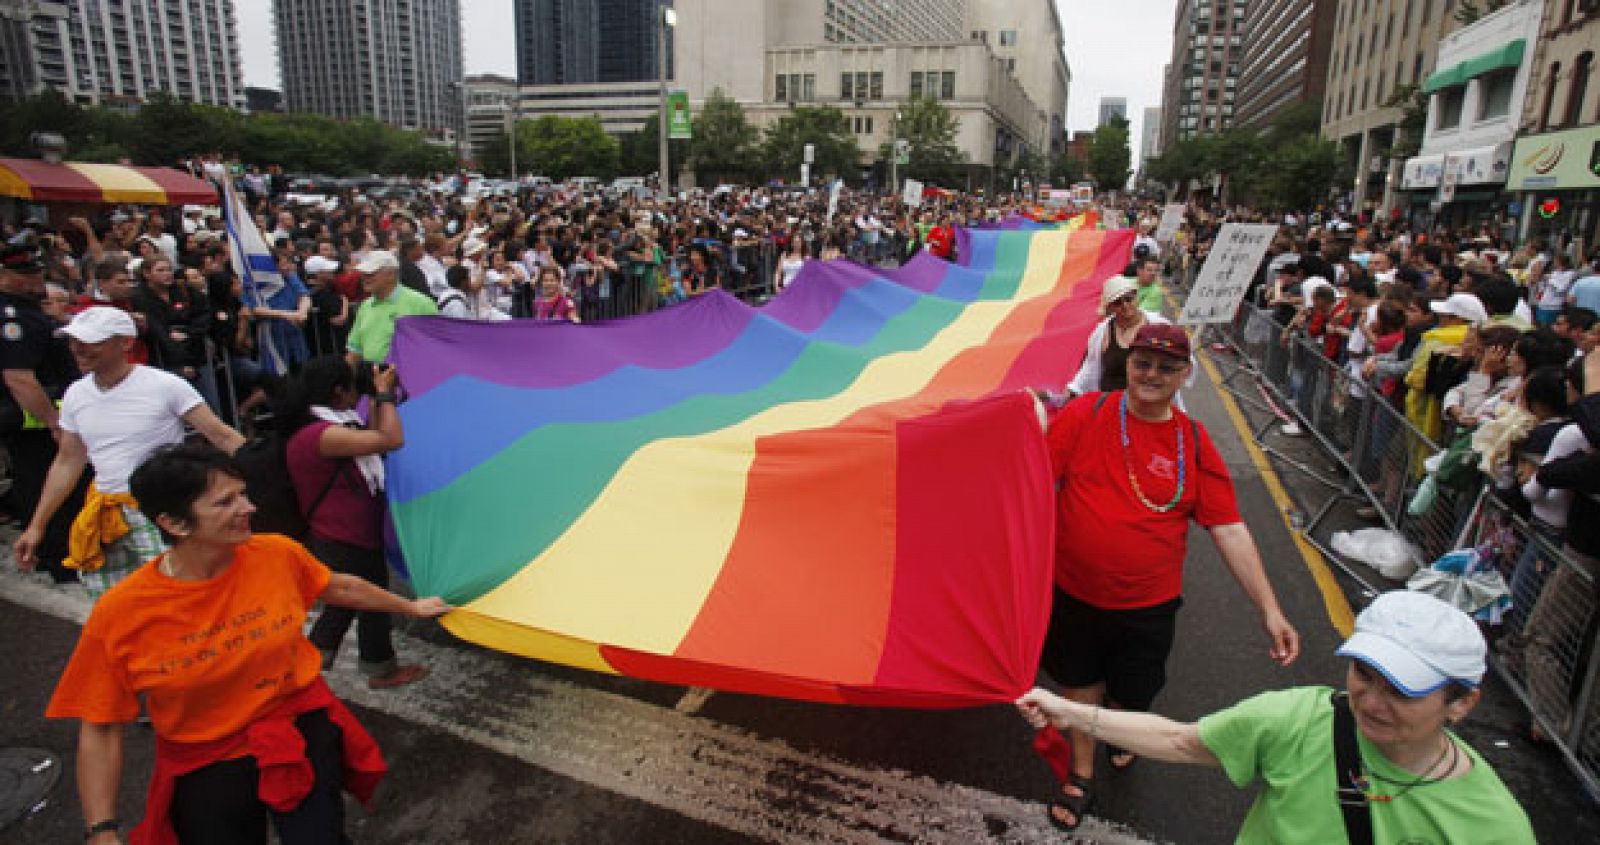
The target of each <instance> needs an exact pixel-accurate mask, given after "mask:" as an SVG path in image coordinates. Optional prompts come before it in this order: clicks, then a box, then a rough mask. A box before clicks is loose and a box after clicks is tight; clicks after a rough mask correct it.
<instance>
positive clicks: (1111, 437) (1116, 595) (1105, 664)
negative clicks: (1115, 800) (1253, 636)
mask: <svg viewBox="0 0 1600 845" xmlns="http://www.w3.org/2000/svg"><path fill="white" fill-rule="evenodd" d="M1189 368H1190V363H1189V337H1188V335H1187V334H1185V333H1184V331H1183V329H1181V328H1179V327H1177V326H1174V325H1170V324H1155V323H1151V324H1147V325H1145V326H1144V327H1143V328H1141V329H1140V330H1139V332H1138V333H1137V334H1136V335H1134V339H1133V342H1132V343H1131V344H1129V355H1128V387H1127V390H1125V391H1117V392H1113V393H1090V394H1085V395H1084V396H1080V397H1078V398H1077V399H1075V400H1073V401H1072V402H1071V403H1070V404H1068V405H1067V406H1066V407H1065V408H1064V409H1062V411H1061V412H1060V413H1059V414H1058V415H1057V416H1056V418H1055V419H1054V420H1053V421H1052V422H1051V425H1050V431H1049V435H1048V437H1049V443H1050V454H1051V460H1052V463H1053V467H1054V470H1055V474H1056V480H1057V481H1058V482H1059V483H1060V491H1061V492H1060V493H1059V494H1058V496H1057V501H1058V503H1059V506H1058V507H1057V510H1056V566H1055V583H1056V589H1055V603H1054V607H1053V609H1052V612H1051V616H1050V632H1049V634H1048V636H1047V637H1046V640H1045V648H1044V656H1043V660H1042V663H1043V668H1044V669H1045V671H1046V672H1048V673H1050V676H1051V677H1052V678H1054V679H1055V681H1056V682H1057V683H1059V684H1061V685H1062V687H1063V688H1064V690H1063V693H1064V694H1065V695H1066V696H1067V697H1068V698H1070V699H1072V700H1074V701H1081V702H1085V703H1088V704H1093V705H1097V706H1098V705H1101V704H1105V705H1106V706H1111V707H1120V708H1123V709H1127V710H1148V709H1150V705H1151V703H1152V702H1153V701H1154V700H1155V697H1156V694H1157V693H1158V692H1160V691H1161V688H1162V686H1164V685H1165V683H1166V662H1167V655H1168V653H1169V652H1170V651H1171V648H1172V636H1173V629H1174V625H1175V623H1176V620H1177V613H1178V607H1179V606H1180V605H1181V604H1182V602H1183V599H1182V592H1183V559H1184V556H1185V554H1186V553H1187V551H1188V549H1187V538H1188V532H1189V522H1190V521H1191V520H1193V521H1194V522H1196V523H1198V524H1199V525H1201V526H1202V527H1204V528H1206V529H1207V530H1208V531H1209V532H1210V533H1211V539H1212V541H1213V542H1214V543H1216V546H1217V551H1218V552H1220V553H1221V555H1222V559H1223V563H1224V564H1225V565H1226V566H1227V567H1228V570H1229V572H1231V573H1232V574H1233V577H1234V578H1235V579H1236V580H1237V581H1238V582H1239V586H1240V587H1242V588H1243V589H1244V591H1245V594H1246V595H1247V596H1248V597H1249V598H1250V601H1251V602H1252V603H1253V604H1255V606H1256V609H1257V610H1258V611H1259V612H1260V614H1261V624H1262V627H1263V628H1265V629H1266V632H1267V634H1268V636H1269V637H1270V638H1271V640H1272V646H1271V650H1270V654H1271V656H1272V658H1273V659H1274V660H1277V661H1278V662H1279V663H1282V664H1284V665H1288V664H1289V663H1290V662H1292V661H1293V660H1294V659H1295V657H1296V656H1297V655H1298V654H1299V651H1300V640H1299V635H1298V634H1297V633H1296V632H1295V629H1294V627H1293V626H1291V625H1290V624H1289V622H1288V620H1287V619H1285V618H1284V615H1283V611H1282V610H1280V609H1279V607H1278V600H1277V597H1276V596H1275V595H1274V594H1273V591H1272V586H1271V585H1270V584H1269V583H1268V582H1267V576H1266V573H1265V571H1264V570H1263V569H1262V566H1261V555H1260V553H1259V552H1258V551H1257V550H1256V545H1255V541H1254V540H1253V539H1252V538H1251V536H1250V531H1249V529H1247V528H1246V527H1245V525H1244V523H1243V522H1242V521H1241V520H1240V518H1239V509H1238V507H1237V505H1236V504H1235V502H1234V494H1233V480H1232V478H1231V477H1230V476H1229V475H1228V468H1227V465H1226V464H1224V463H1223V460H1222V456H1221V455H1219V454H1218V453H1217V449H1216V446H1215V445H1213V444H1212V442H1211V438H1210V436H1209V435H1207V434H1206V431H1205V429H1204V428H1202V427H1201V426H1200V425H1199V423H1197V422H1195V421H1193V420H1191V419H1190V418H1189V417H1188V416H1187V415H1186V414H1184V413H1183V412H1182V411H1180V410H1178V409H1177V408H1174V407H1173V404H1172V403H1173V397H1174V396H1175V395H1176V394H1177V392H1178V388H1180V387H1182V386H1183V384H1184V380H1185V379H1187V378H1188V375H1189ZM1072 743H1073V755H1072V761H1073V763H1072V766H1073V773H1072V777H1071V779H1070V783H1068V784H1067V785H1066V786H1065V788H1064V790H1063V792H1062V793H1061V794H1060V795H1058V796H1057V797H1056V800H1055V801H1053V802H1052V804H1051V807H1050V816H1051V820H1052V821H1053V822H1055V823H1056V825H1057V826H1060V827H1064V828H1066V829H1069V830H1070V829H1072V828H1075V827H1077V825H1078V823H1079V822H1081V821H1082V820H1083V814H1084V812H1085V810H1087V809H1088V806H1089V802H1090V798H1091V794H1090V790H1091V783H1092V779H1093V777H1094V751H1095V748H1094V743H1095V740H1094V737H1093V736H1092V735H1090V734H1084V733H1081V732H1077V731H1074V732H1073V733H1072ZM1132 759H1133V758H1132V755H1130V754H1126V753H1124V752H1122V751H1120V750H1117V749H1113V750H1112V765H1113V766H1118V767H1126V766H1127V765H1130V764H1131V763H1132Z"/></svg>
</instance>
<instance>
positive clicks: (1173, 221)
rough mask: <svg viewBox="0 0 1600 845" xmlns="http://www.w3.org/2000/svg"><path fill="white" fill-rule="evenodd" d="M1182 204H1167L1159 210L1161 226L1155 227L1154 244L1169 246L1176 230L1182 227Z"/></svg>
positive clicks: (1183, 209) (1176, 232)
mask: <svg viewBox="0 0 1600 845" xmlns="http://www.w3.org/2000/svg"><path fill="white" fill-rule="evenodd" d="M1185 210H1186V209H1185V208H1184V205H1183V203H1180V202H1175V203H1168V204H1167V205H1165V206H1163V207H1162V209H1161V224H1160V225H1158V226H1156V243H1161V244H1170V243H1172V238H1173V236H1175V235H1177V234H1178V229H1179V228H1180V227H1181V226H1183V212H1184V211H1185Z"/></svg>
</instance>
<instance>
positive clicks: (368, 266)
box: [356, 249, 400, 273]
mask: <svg viewBox="0 0 1600 845" xmlns="http://www.w3.org/2000/svg"><path fill="white" fill-rule="evenodd" d="M398 269H400V259H398V258H395V257H394V253H392V252H390V251H388V250H386V249H375V250H373V251H371V252H369V253H367V257H366V258H363V259H361V263H360V264H357V265H356V272H358V273H376V272H378V271H380V270H398Z"/></svg>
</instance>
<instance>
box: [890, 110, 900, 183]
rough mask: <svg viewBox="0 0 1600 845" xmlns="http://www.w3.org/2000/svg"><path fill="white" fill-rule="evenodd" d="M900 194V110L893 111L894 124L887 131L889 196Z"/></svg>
mask: <svg viewBox="0 0 1600 845" xmlns="http://www.w3.org/2000/svg"><path fill="white" fill-rule="evenodd" d="M899 192H900V110H899V109H895V110H894V124H893V125H892V126H891V127H890V131H889V194H890V195H891V196H893V195H894V194H898V193H899Z"/></svg>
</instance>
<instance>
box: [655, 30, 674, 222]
mask: <svg viewBox="0 0 1600 845" xmlns="http://www.w3.org/2000/svg"><path fill="white" fill-rule="evenodd" d="M656 23H657V26H656V65H657V76H658V77H659V78H660V80H661V111H660V114H659V116H658V117H657V119H656V135H657V138H658V144H659V147H658V148H657V152H658V153H659V159H660V161H659V166H660V171H659V174H658V176H657V177H656V185H657V187H659V188H660V189H661V198H662V199H663V200H664V199H666V197H667V191H668V183H667V164H668V162H667V28H668V27H671V26H676V25H677V23H678V13H677V12H675V11H673V10H672V7H670V6H663V7H661V11H660V17H659V19H658V20H657V21H656Z"/></svg>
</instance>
